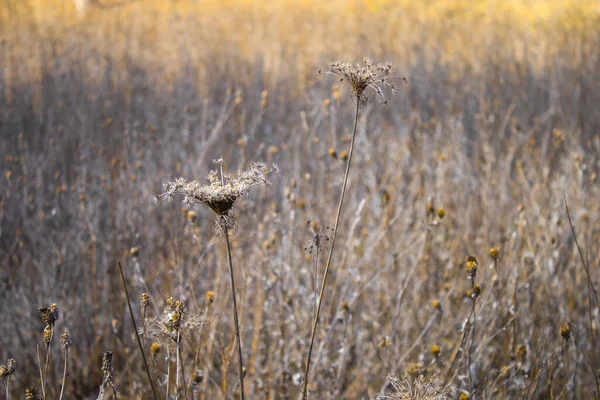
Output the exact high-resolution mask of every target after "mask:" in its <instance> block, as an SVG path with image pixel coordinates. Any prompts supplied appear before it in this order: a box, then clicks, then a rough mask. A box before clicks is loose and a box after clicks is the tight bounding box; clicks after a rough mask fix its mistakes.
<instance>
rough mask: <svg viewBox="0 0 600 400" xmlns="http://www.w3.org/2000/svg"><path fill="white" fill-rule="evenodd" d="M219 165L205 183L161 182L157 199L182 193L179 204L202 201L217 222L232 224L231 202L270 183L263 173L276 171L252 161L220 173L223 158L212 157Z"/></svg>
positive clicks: (229, 226) (182, 180)
mask: <svg viewBox="0 0 600 400" xmlns="http://www.w3.org/2000/svg"><path fill="white" fill-rule="evenodd" d="M215 162H216V163H217V164H218V165H219V166H220V173H219V172H217V171H211V172H210V173H209V175H208V184H204V185H203V184H201V183H200V182H198V181H195V180H187V179H185V178H177V179H175V180H174V181H172V182H167V183H165V185H164V189H165V192H164V193H162V194H161V195H159V196H158V199H165V198H166V199H172V198H173V196H174V195H177V194H179V195H183V203H184V204H185V205H190V204H194V203H202V204H205V205H207V206H208V207H210V208H211V209H212V210H213V211H214V212H215V213H216V214H217V215H219V217H221V218H219V221H218V222H219V223H226V224H227V228H228V229H230V230H232V228H234V227H235V216H234V215H233V212H232V208H233V204H234V203H235V201H236V200H237V199H238V198H240V197H241V196H243V195H244V194H246V193H248V191H249V190H250V189H251V188H252V187H254V186H257V185H270V182H269V181H268V180H267V178H266V176H267V175H268V174H270V173H271V172H273V171H277V166H276V165H272V166H271V167H267V166H266V164H263V163H253V164H251V165H250V167H249V168H248V169H245V170H241V171H239V172H238V173H237V174H229V173H226V172H223V160H222V159H219V160H215Z"/></svg>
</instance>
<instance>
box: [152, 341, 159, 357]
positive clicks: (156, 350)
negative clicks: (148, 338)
mask: <svg viewBox="0 0 600 400" xmlns="http://www.w3.org/2000/svg"><path fill="white" fill-rule="evenodd" d="M151 352H152V356H153V357H156V356H157V355H158V353H160V343H156V342H154V343H152V347H151Z"/></svg>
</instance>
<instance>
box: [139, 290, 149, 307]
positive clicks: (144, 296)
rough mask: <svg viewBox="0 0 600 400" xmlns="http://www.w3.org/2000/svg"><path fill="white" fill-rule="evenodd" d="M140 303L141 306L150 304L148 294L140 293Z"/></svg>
mask: <svg viewBox="0 0 600 400" xmlns="http://www.w3.org/2000/svg"><path fill="white" fill-rule="evenodd" d="M140 304H141V305H142V307H148V306H149V305H150V296H148V293H146V292H144V293H142V295H141V296H140Z"/></svg>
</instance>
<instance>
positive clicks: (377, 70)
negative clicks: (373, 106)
mask: <svg viewBox="0 0 600 400" xmlns="http://www.w3.org/2000/svg"><path fill="white" fill-rule="evenodd" d="M391 72H392V64H390V63H385V64H381V63H379V64H374V63H373V61H372V60H371V59H369V58H365V59H363V61H362V62H360V63H349V62H340V61H333V62H331V63H329V65H328V69H327V71H320V70H319V74H328V75H333V76H335V77H336V78H338V79H339V81H340V82H341V83H348V84H349V85H350V87H351V88H352V93H353V95H355V96H356V97H357V98H359V99H360V98H361V97H362V95H363V94H364V93H365V91H366V90H367V89H372V90H373V91H374V92H375V95H376V96H377V97H379V98H380V99H381V100H382V101H383V102H386V98H385V95H384V93H383V89H384V88H385V87H390V88H391V89H392V91H393V90H394V89H395V87H394V85H393V84H392V83H390V76H389V75H390V73H391Z"/></svg>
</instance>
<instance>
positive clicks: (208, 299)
mask: <svg viewBox="0 0 600 400" xmlns="http://www.w3.org/2000/svg"><path fill="white" fill-rule="evenodd" d="M213 301H215V292H213V291H212V290H209V291H208V292H206V302H207V303H208V304H212V302H213Z"/></svg>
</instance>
